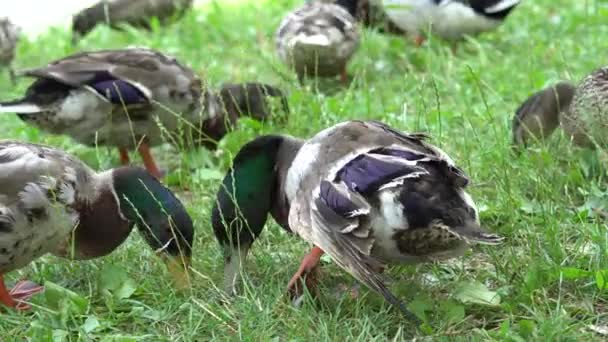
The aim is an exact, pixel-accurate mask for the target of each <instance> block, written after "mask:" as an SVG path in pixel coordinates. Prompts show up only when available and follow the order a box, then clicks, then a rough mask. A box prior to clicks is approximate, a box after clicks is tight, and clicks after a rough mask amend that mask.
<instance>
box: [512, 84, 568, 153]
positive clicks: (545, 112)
mask: <svg viewBox="0 0 608 342" xmlns="http://www.w3.org/2000/svg"><path fill="white" fill-rule="evenodd" d="M575 90H576V86H575V85H574V84H572V83H571V82H568V81H560V82H557V83H555V84H551V85H550V86H548V87H546V88H543V89H541V90H539V91H537V92H535V93H533V94H532V95H530V96H529V97H528V98H527V99H526V100H525V101H524V102H523V103H522V104H521V105H520V106H519V107H518V108H517V110H516V111H515V116H514V117H513V123H512V133H513V147H514V149H515V150H516V151H519V150H520V149H521V148H522V147H526V146H528V145H529V144H530V142H531V141H541V140H544V139H546V138H548V137H549V136H550V135H551V134H552V133H553V132H554V131H555V129H556V128H557V127H558V126H559V125H560V120H561V119H562V118H563V117H564V113H566V112H567V111H568V109H569V108H570V103H571V102H572V98H573V97H574V93H575Z"/></svg>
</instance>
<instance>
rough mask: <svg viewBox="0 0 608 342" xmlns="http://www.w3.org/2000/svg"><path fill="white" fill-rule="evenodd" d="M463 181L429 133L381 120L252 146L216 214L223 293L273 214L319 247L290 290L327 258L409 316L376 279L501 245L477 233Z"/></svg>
mask: <svg viewBox="0 0 608 342" xmlns="http://www.w3.org/2000/svg"><path fill="white" fill-rule="evenodd" d="M467 183H468V180H467V178H466V177H465V175H464V174H463V173H462V171H461V170H460V169H458V168H457V167H456V166H455V165H454V163H453V161H452V160H451V159H450V158H449V157H448V156H447V155H446V154H445V153H444V152H443V151H441V150H440V149H438V148H437V147H434V146H432V145H430V144H428V143H427V142H425V136H424V135H421V134H407V133H401V132H399V131H396V130H394V129H392V128H391V127H389V126H386V125H384V124H382V123H379V122H375V121H347V122H344V123H341V124H338V125H335V126H333V127H330V128H328V129H325V130H323V131H321V132H319V133H318V134H316V135H315V136H313V137H312V138H311V139H309V140H307V141H302V140H298V139H294V138H291V137H288V136H280V135H270V136H262V137H259V138H257V139H254V140H253V141H251V142H249V143H247V144H246V145H245V146H243V147H242V148H241V150H240V151H239V153H238V154H237V155H236V157H235V158H234V161H233V166H232V168H231V169H230V171H229V172H228V173H227V175H226V177H225V178H224V181H223V183H222V185H221V186H220V189H219V190H218V194H217V200H216V205H215V206H214V208H213V210H212V216H211V220H212V224H213V229H214V232H215V235H216V237H217V239H218V241H219V243H220V245H221V247H222V248H223V250H224V257H225V263H226V264H225V275H224V276H225V286H226V290H227V291H230V292H234V287H235V284H236V280H237V275H238V274H239V269H240V266H241V263H242V262H243V260H244V258H245V257H246V255H247V252H248V251H249V249H250V247H251V244H252V243H253V241H254V240H255V239H256V238H257V237H258V236H259V234H260V233H261V231H262V228H263V226H264V224H265V222H266V218H267V215H268V213H270V214H271V215H272V216H273V217H274V219H275V220H276V221H277V223H279V224H280V225H281V226H282V227H283V228H285V229H288V230H291V231H294V232H296V233H297V234H298V235H300V237H302V238H303V239H305V240H306V241H309V242H311V243H312V244H314V248H313V250H312V251H311V253H310V254H308V255H307V256H306V257H305V258H304V260H303V262H302V264H301V266H300V268H299V270H298V272H297V273H296V274H295V275H294V277H293V278H292V279H291V281H290V282H289V286H288V288H289V289H290V291H294V290H298V286H299V284H300V281H301V280H302V279H303V278H304V277H306V275H307V274H310V273H311V272H313V271H314V270H315V268H316V267H317V263H318V261H319V258H320V257H321V255H322V254H323V253H328V254H329V255H330V256H331V258H332V259H333V260H334V262H336V264H338V265H339V266H340V267H342V268H343V269H345V270H346V271H348V272H349V273H350V274H351V275H353V276H354V277H355V278H357V279H358V280H359V281H361V282H363V283H364V284H365V285H367V286H368V287H370V288H371V289H373V290H375V291H377V292H378V293H380V294H382V295H383V296H384V297H385V298H386V300H387V301H389V302H390V303H391V304H393V305H396V306H397V307H399V308H400V310H402V311H403V312H404V313H406V315H407V316H408V317H410V318H411V317H412V316H411V314H410V313H409V312H408V311H407V309H406V308H405V306H404V305H403V303H402V302H401V301H400V300H399V299H397V298H396V297H395V296H394V295H393V294H392V293H391V292H390V291H389V290H388V288H387V287H386V286H385V285H384V283H383V281H382V279H381V277H380V275H379V272H380V271H381V269H382V268H383V266H384V265H385V264H388V263H418V262H425V261H432V260H440V259H445V258H451V257H455V256H459V255H461V254H463V253H464V251H465V250H466V249H467V248H468V247H469V246H470V245H472V244H476V243H480V244H489V245H494V244H498V243H500V242H502V240H503V238H502V237H500V236H498V235H495V234H491V233H488V232H486V231H485V230H484V229H483V228H481V226H480V224H479V217H478V214H477V209H476V208H475V204H474V203H473V201H472V199H471V197H470V196H469V195H468V194H467V193H466V192H465V187H466V186H467ZM306 285H307V286H309V287H311V286H314V282H311V281H309V280H308V279H307V284H306ZM311 290H314V288H311Z"/></svg>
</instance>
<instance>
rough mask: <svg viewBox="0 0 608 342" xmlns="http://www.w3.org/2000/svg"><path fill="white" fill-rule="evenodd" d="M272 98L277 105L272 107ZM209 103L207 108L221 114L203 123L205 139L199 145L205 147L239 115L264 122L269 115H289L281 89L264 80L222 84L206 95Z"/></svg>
mask: <svg viewBox="0 0 608 342" xmlns="http://www.w3.org/2000/svg"><path fill="white" fill-rule="evenodd" d="M274 101H276V102H277V105H276V107H277V108H275V107H274V106H273V103H274ZM209 102H210V103H211V104H210V107H214V108H219V110H218V111H219V112H220V113H221V115H215V116H213V117H211V118H209V119H208V120H206V121H205V122H204V123H203V126H202V131H203V132H205V137H206V139H205V140H204V141H203V142H202V144H203V145H204V146H206V147H207V148H209V149H215V148H216V147H217V141H219V140H220V139H222V137H224V136H225V135H226V134H227V133H228V132H229V131H230V130H231V129H233V128H234V127H235V126H236V124H237V122H238V120H239V118H241V117H250V118H252V119H255V120H258V121H265V120H269V119H270V118H272V117H278V119H284V120H285V119H286V118H287V117H288V116H289V102H288V101H287V96H286V94H285V92H284V91H283V90H281V89H280V88H278V87H276V86H273V85H270V84H266V83H260V82H245V83H224V84H222V85H221V86H220V89H219V91H217V92H213V93H212V94H211V95H210V99H209Z"/></svg>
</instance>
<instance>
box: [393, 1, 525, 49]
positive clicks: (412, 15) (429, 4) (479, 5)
mask: <svg viewBox="0 0 608 342" xmlns="http://www.w3.org/2000/svg"><path fill="white" fill-rule="evenodd" d="M519 3H520V0H382V4H383V6H384V10H385V11H386V14H387V16H388V17H389V18H390V20H391V21H392V22H393V23H395V25H397V27H399V28H400V29H402V30H403V31H405V32H407V34H408V35H412V36H414V37H415V41H416V44H417V45H421V44H422V42H424V37H423V35H422V34H423V32H424V31H425V30H428V29H430V31H431V32H433V33H434V34H436V35H438V36H439V37H441V38H443V39H447V40H459V39H462V38H464V37H465V36H472V35H477V34H479V33H482V32H486V31H492V30H494V29H496V28H497V27H498V26H500V25H501V24H502V23H503V21H504V20H505V19H506V18H507V16H508V15H509V14H510V13H511V11H512V10H513V9H515V7H517V5H519Z"/></svg>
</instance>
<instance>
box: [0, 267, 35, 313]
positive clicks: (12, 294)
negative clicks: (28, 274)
mask: <svg viewBox="0 0 608 342" xmlns="http://www.w3.org/2000/svg"><path fill="white" fill-rule="evenodd" d="M42 291H44V287H43V286H40V285H38V284H36V283H34V282H31V281H25V280H23V281H20V282H18V283H17V284H16V285H15V286H14V287H13V288H12V289H11V290H10V291H8V290H7V289H6V286H5V285H4V279H3V277H2V275H0V303H2V304H4V305H6V306H8V307H11V308H15V309H16V310H27V309H29V308H30V306H29V305H28V304H27V303H25V302H26V301H27V300H28V299H30V298H31V297H32V296H34V295H35V294H37V293H40V292H42Z"/></svg>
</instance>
